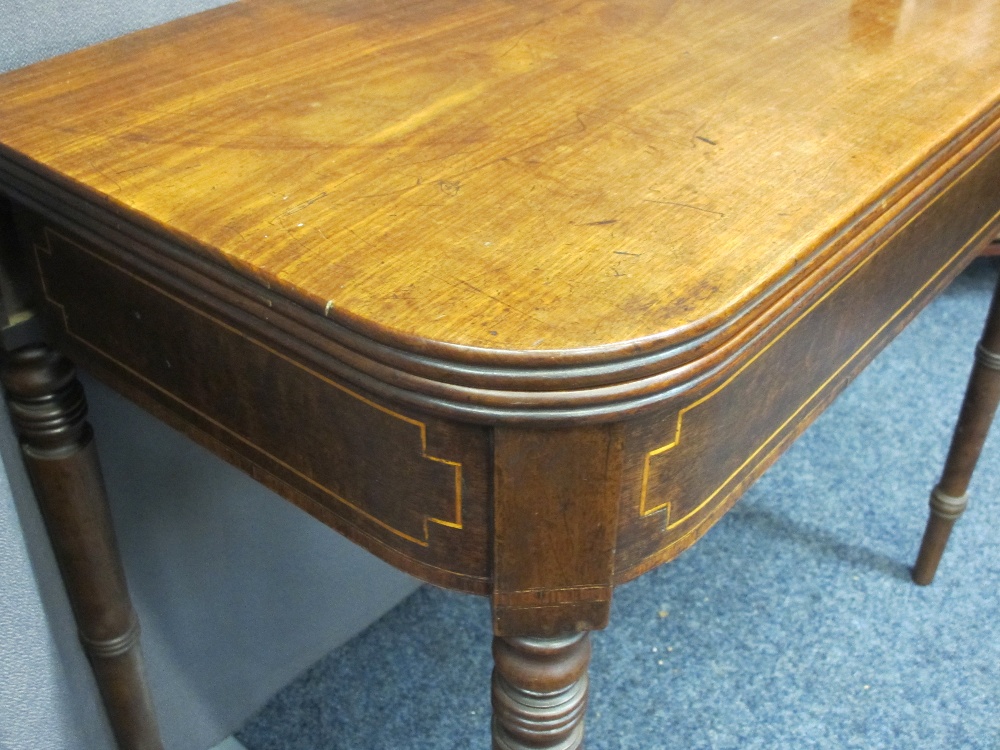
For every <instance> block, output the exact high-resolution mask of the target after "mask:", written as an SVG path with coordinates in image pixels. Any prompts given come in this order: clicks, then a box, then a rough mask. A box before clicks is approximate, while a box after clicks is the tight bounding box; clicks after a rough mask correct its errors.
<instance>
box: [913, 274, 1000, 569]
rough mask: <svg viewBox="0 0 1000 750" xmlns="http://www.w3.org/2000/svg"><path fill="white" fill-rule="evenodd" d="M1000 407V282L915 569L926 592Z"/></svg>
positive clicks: (933, 498) (932, 500) (977, 349)
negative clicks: (925, 587) (998, 406)
mask: <svg viewBox="0 0 1000 750" xmlns="http://www.w3.org/2000/svg"><path fill="white" fill-rule="evenodd" d="M998 403H1000V282H998V286H997V290H996V291H995V292H994V294H993V303H992V305H991V306H990V312H989V315H988V316H987V319H986V326H985V329H984V331H983V337H982V340H981V341H980V342H979V345H978V346H977V347H976V363H975V365H974V366H973V369H972V375H971V376H970V378H969V386H968V389H967V390H966V393H965V400H964V402H963V403H962V410H961V412H960V413H959V417H958V424H957V426H956V427H955V434H954V436H953V437H952V441H951V448H950V449H949V451H948V458H947V460H946V461H945V466H944V471H943V473H942V475H941V481H940V482H938V484H937V486H936V487H935V488H934V490H933V491H932V492H931V501H930V505H931V511H930V517H929V518H928V520H927V528H926V530H925V531H924V538H923V541H922V543H921V545H920V552H919V554H918V555H917V562H916V564H915V565H914V566H913V580H914V582H915V583H917V584H920V585H921V586H926V585H928V584H929V583H930V582H931V581H933V580H934V574H935V573H936V572H937V568H938V563H940V562H941V556H942V555H943V554H944V549H945V546H946V545H947V543H948V537H949V536H950V535H951V530H952V527H953V526H954V525H955V521H957V520H958V517H959V516H961V515H962V512H963V511H964V510H965V506H966V490H967V489H968V487H969V480H970V479H971V478H972V472H973V470H974V469H975V468H976V462H977V461H978V460H979V454H980V452H981V451H982V449H983V443H984V442H985V441H986V435H987V433H988V432H989V429H990V425H991V423H992V422H993V416H994V414H995V413H996V410H997V404H998Z"/></svg>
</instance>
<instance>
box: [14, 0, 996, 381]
mask: <svg viewBox="0 0 1000 750" xmlns="http://www.w3.org/2000/svg"><path fill="white" fill-rule="evenodd" d="M997 38H1000V1H996V0H968V1H965V2H921V3H909V2H902V1H894V0H867V1H855V2H849V1H848V0H838V1H834V2H827V3H819V4H817V3H808V2H801V0H767V1H764V0H758V1H757V2H746V0H641V1H640V0H588V1H586V2H578V1H577V0H531V1H530V2H524V3H516V4H511V3H506V2H500V1H499V0H480V1H479V2H475V3H468V2H466V3H456V2H449V1H448V0H422V1H421V2H402V1H401V0H375V1H374V2H373V1H372V0H343V1H340V2H329V1H328V0H266V1H264V0H261V1H255V0H248V1H247V2H239V3H235V4H233V5H230V6H227V7H223V8H220V9H217V10H213V11H209V12H207V13H203V14H200V15H197V16H194V17H191V18H187V19H183V20H180V21H176V22H174V23H171V24H168V25H166V26H163V27H160V28H156V29H152V30H149V31H146V32H142V33H139V34H135V35H131V36H129V37H127V38H124V39H120V40H115V41H111V42H108V43H106V44H103V45H99V46H97V47H94V48H90V49H86V50H83V51H80V52H76V53H73V54H70V55H66V56H63V57H59V58H56V59H53V60H50V61H47V62H45V63H42V64H40V65H36V66H32V67H30V68H27V69H24V70H21V71H15V72H13V73H11V74H8V75H6V76H3V77H0V143H2V144H3V146H2V151H0V156H2V157H5V158H6V159H8V160H10V161H12V162H16V163H19V164H25V163H28V164H31V163H32V162H33V163H34V164H33V165H32V168H33V169H35V170H39V171H42V172H43V173H44V172H46V171H48V172H50V173H52V174H61V175H63V176H65V177H66V178H69V180H70V185H71V187H72V189H73V190H76V191H78V192H81V193H82V194H83V195H85V196H86V197H88V198H89V199H91V200H96V201H99V202H101V203H103V204H106V205H111V206H112V207H113V208H114V209H116V210H120V211H124V212H125V214H126V215H128V216H130V217H139V218H141V219H142V220H143V221H147V222H148V223H149V225H150V226H154V227H159V228H160V229H161V231H162V232H164V233H166V234H168V235H170V236H171V237H172V238H174V239H175V240H178V241H180V242H181V243H182V244H184V245H185V246H188V247H190V248H193V249H196V250H197V251H199V252H202V253H205V254H208V255H210V256H212V257H213V258H216V259H218V260H221V261H223V262H224V263H225V264H226V265H229V266H231V267H233V268H236V269H237V270H238V271H239V272H240V273H242V274H245V275H246V276H248V277H250V278H252V279H254V280H257V281H259V282H260V283H261V284H263V285H265V286H267V287H269V288H272V289H275V290H278V291H280V292H281V293H282V294H283V295H285V296H287V297H288V298H291V299H293V300H296V301H298V302H300V303H301V304H304V305H306V306H308V307H309V308H310V309H314V310H316V311H318V312H319V313H322V314H325V315H326V316H327V317H328V318H330V319H332V320H335V321H339V322H340V323H343V324H345V325H347V326H348V327H350V328H352V329H353V330H355V331H360V332H362V333H364V334H365V335H366V336H369V337H371V338H373V339H375V340H377V341H381V342H383V343H388V344H390V345H392V346H394V347H398V348H401V349H405V350H410V351H418V352H425V353H428V354H434V355H435V356H442V357H444V358H446V359H448V360H451V361H460V362H479V363H496V364H517V365H529V366H532V365H533V366H545V365H547V364H552V363H559V364H563V365H565V364H570V363H583V364H594V363H600V362H613V361H617V362H619V363H622V362H626V363H627V362H629V361H632V360H635V358H636V357H640V356H646V357H649V356H650V355H651V354H655V355H656V356H658V357H660V358H661V359H663V360H664V361H666V360H669V359H670V357H673V356H678V357H680V356H688V355H684V354H683V353H684V352H688V351H689V350H690V349H691V348H692V344H691V342H693V341H697V342H699V343H698V346H700V347H708V348H711V347H713V346H714V347H717V346H720V345H721V342H723V341H724V340H726V339H728V338H729V337H731V336H733V335H735V331H737V330H738V329H739V328H740V326H745V325H750V324H751V322H752V321H753V320H754V319H755V317H757V315H758V312H759V311H761V310H764V309H765V308H767V307H768V306H773V305H777V304H779V303H778V300H780V299H781V298H782V297H783V296H785V295H786V294H787V293H788V292H789V290H793V289H794V288H795V287H796V286H798V285H802V284H803V283H805V280H806V279H807V277H808V276H809V275H810V274H812V273H814V272H817V270H818V269H822V268H826V267H828V266H830V264H831V263H832V262H833V260H835V259H836V258H837V257H838V253H841V254H843V253H845V252H847V250H845V248H846V247H847V246H848V244H849V241H850V238H851V237H854V236H857V235H858V234H859V233H861V232H863V231H864V230H865V227H867V226H869V225H871V224H872V223H873V222H876V221H877V220H878V217H879V216H881V215H883V214H885V213H887V212H891V211H892V208H893V205H894V203H895V202H896V201H897V200H899V199H900V198H901V197H902V196H905V195H906V194H907V192H908V191H910V190H912V189H913V187H914V185H916V184H917V183H918V182H919V181H920V180H921V179H923V178H924V177H926V176H927V175H928V174H930V173H931V172H933V170H934V169H935V167H936V166H938V165H939V164H941V163H942V162H943V161H944V159H945V158H946V157H948V156H949V155H953V154H954V153H955V152H956V151H958V150H961V149H962V148H963V147H964V146H965V145H966V144H967V143H968V142H970V141H971V140H972V139H973V138H975V137H976V136H977V134H980V130H981V129H982V128H981V126H980V124H982V125H983V126H985V124H988V123H989V122H991V113H994V115H995V112H996V110H997V107H998V105H1000V45H997V44H996V39H997ZM942 144H947V145H946V147H944V148H943V147H942ZM38 165H42V167H41V168H40V167H39V166H38ZM734 321H736V322H734ZM705 334H707V336H706V335H705ZM627 370H628V365H627V364H624V365H620V366H619V367H617V368H616V374H609V375H607V376H606V377H607V379H608V380H614V379H616V378H617V379H618V380H623V379H627V378H629V377H632V376H631V375H629V374H628V373H627V372H626V371H627Z"/></svg>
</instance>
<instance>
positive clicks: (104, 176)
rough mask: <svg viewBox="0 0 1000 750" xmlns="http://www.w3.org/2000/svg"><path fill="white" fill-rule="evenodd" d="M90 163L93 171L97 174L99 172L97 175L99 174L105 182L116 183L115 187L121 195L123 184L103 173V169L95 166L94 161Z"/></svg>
mask: <svg viewBox="0 0 1000 750" xmlns="http://www.w3.org/2000/svg"><path fill="white" fill-rule="evenodd" d="M89 163H90V168H91V169H93V170H94V171H95V172H97V174H99V175H100V176H101V177H103V178H104V179H105V180H108V181H109V182H113V183H115V187H117V188H118V192H119V193H120V192H121V191H122V184H121V183H120V182H118V180H116V179H115V178H114V177H112V176H111V175H109V174H108V173H106V172H103V171H102V170H101V169H99V168H98V166H97V165H96V164H94V162H93V161H91V162H89Z"/></svg>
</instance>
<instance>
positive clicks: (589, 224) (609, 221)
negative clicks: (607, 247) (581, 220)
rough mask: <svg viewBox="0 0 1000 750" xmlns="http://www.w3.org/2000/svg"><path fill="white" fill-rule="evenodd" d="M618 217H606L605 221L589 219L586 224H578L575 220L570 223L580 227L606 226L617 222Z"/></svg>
mask: <svg viewBox="0 0 1000 750" xmlns="http://www.w3.org/2000/svg"><path fill="white" fill-rule="evenodd" d="M617 223H618V219H605V220H604V221H588V222H587V223H586V224H577V223H576V222H575V221H571V222H570V224H573V225H574V226H578V227H606V226H608V225H609V224H617Z"/></svg>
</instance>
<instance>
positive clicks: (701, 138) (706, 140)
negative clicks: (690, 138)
mask: <svg viewBox="0 0 1000 750" xmlns="http://www.w3.org/2000/svg"><path fill="white" fill-rule="evenodd" d="M695 138H697V139H698V140H699V141H701V142H702V143H707V144H708V145H709V146H718V145H719V144H718V143H717V142H716V141H713V140H712V139H711V138H706V137H705V136H703V135H696V136H695Z"/></svg>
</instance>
